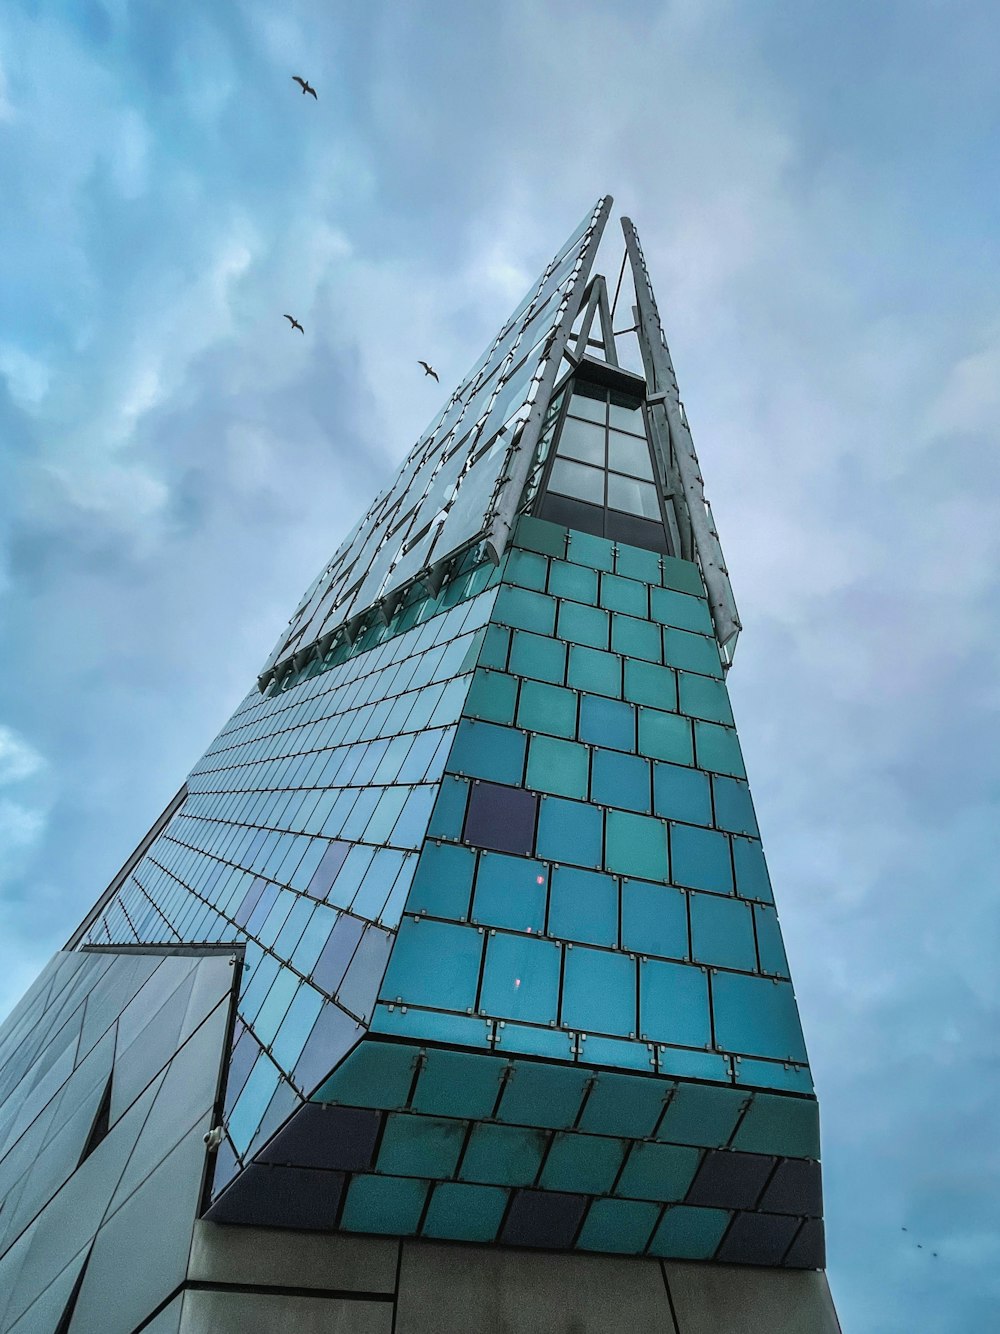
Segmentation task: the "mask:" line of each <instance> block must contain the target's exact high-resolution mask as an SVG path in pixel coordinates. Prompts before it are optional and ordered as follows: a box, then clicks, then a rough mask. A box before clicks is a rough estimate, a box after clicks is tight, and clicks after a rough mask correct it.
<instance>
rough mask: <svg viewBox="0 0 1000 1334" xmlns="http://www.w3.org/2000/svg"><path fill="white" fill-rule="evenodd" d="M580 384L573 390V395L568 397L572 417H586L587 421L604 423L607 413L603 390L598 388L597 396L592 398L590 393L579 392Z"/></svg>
mask: <svg viewBox="0 0 1000 1334" xmlns="http://www.w3.org/2000/svg"><path fill="white" fill-rule="evenodd" d="M582 388H583V386H582V385H578V386H577V387H576V388H575V389H574V390H573V397H572V398H571V399H570V404H569V411H570V412H571V413H572V415H573V416H574V417H586V419H587V420H588V421H592V422H600V423H601V425H602V426H603V425H604V421H605V417H606V415H607V404H606V403H605V394H604V391H603V390H598V391H597V392H598V393H599V394H600V397H599V398H592V397H591V396H590V394H585V393H581V392H580V390H581V389H582Z"/></svg>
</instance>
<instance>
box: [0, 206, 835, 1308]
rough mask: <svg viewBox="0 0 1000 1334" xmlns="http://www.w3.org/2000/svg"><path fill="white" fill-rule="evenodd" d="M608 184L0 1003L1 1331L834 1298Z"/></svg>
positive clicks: (782, 1011) (724, 597)
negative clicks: (17, 990) (62, 943)
mask: <svg viewBox="0 0 1000 1334" xmlns="http://www.w3.org/2000/svg"><path fill="white" fill-rule="evenodd" d="M610 207H611V200H610V199H608V198H605V199H602V200H600V201H599V202H598V204H597V206H596V207H595V208H594V210H593V211H592V212H591V213H589V214H588V215H587V217H586V218H585V219H584V221H583V222H582V223H581V225H580V226H579V227H578V228H577V229H576V231H575V232H574V233H573V235H572V236H571V237H570V239H569V240H568V241H567V243H566V244H565V245H564V246H563V247H562V248H561V249H560V251H559V252H558V253H557V255H556V256H555V258H554V259H553V260H552V262H551V263H550V264H549V265H548V266H547V268H546V269H545V271H544V273H543V274H542V276H541V277H540V278H539V280H538V281H537V282H536V283H535V284H533V285H532V287H531V288H530V290H529V291H528V293H527V295H526V296H525V298H524V300H523V301H522V302H521V304H520V305H519V306H518V308H517V310H515V312H514V313H513V314H512V315H511V316H510V318H509V319H508V320H507V321H506V322H505V323H504V325H503V327H502V328H501V330H500V332H499V334H498V335H497V337H496V338H495V340H494V341H493V342H492V344H491V345H490V346H489V348H488V349H487V350H486V351H485V353H484V354H483V356H482V357H481V358H480V359H479V360H478V361H477V362H476V364H475V365H474V366H473V368H472V370H471V371H470V372H469V374H468V375H467V376H466V377H465V378H464V380H463V381H462V382H461V384H460V385H459V386H458V387H457V388H456V389H455V391H454V393H452V394H451V395H450V396H449V398H448V400H447V402H446V403H445V405H444V407H443V408H442V410H441V412H440V414H439V416H438V417H437V419H436V420H435V421H434V423H433V424H432V425H431V426H430V428H429V429H428V430H427V431H426V432H425V434H424V435H423V436H422V437H421V438H420V440H418V441H417V443H416V445H415V446H414V447H413V449H412V450H411V451H410V453H409V455H408V456H407V458H406V460H405V461H404V463H403V465H402V467H401V469H400V472H399V475H398V477H397V478H396V480H395V481H394V482H393V484H392V485H391V486H390V487H389V488H388V490H387V491H385V492H384V493H383V494H382V495H380V496H379V497H378V498H377V499H376V500H375V502H374V503H373V504H372V506H371V507H370V509H369V510H368V512H367V513H366V514H365V515H364V517H363V518H362V519H361V520H360V522H359V523H358V525H357V527H356V528H355V529H354V531H353V532H352V533H351V534H350V535H349V536H348V537H347V538H346V539H345V541H344V542H343V544H342V545H341V547H340V549H339V550H338V551H337V553H336V555H335V556H334V557H333V559H332V560H331V561H330V562H329V564H328V565H327V566H326V567H325V568H324V569H323V570H322V571H321V573H320V575H319V577H318V578H317V579H316V580H315V581H314V583H313V584H312V585H311V587H310V588H309V590H308V591H307V593H306V595H305V596H304V597H303V599H302V601H301V603H300V604H299V606H298V608H297V609H296V610H295V612H294V614H293V616H292V618H291V620H290V622H289V624H288V626H287V628H286V629H285V630H284V631H283V632H282V634H281V635H280V637H279V640H278V643H277V645H276V646H275V648H274V650H273V652H272V653H271V655H270V657H269V658H268V659H267V661H266V663H265V664H264V666H263V668H262V670H261V672H260V675H259V676H258V678H257V680H256V681H254V682H252V683H251V685H250V689H249V691H248V693H247V695H246V697H245V699H244V700H243V701H242V702H241V703H240V705H239V706H238V708H237V709H236V712H235V713H234V714H233V716H232V718H231V719H230V720H229V721H228V722H227V723H226V724H225V726H224V727H223V729H222V731H221V732H220V733H219V735H218V737H217V738H216V740H215V741H214V742H213V743H212V745H211V746H210V747H209V750H208V751H207V753H206V754H205V755H204V757H203V758H202V759H201V760H199V762H198V763H197V764H196V765H195V767H194V769H193V770H192V771H191V773H190V774H189V775H188V777H187V779H186V781H185V782H184V784H183V786H182V787H181V789H180V791H179V792H178V794H177V796H176V797H175V798H174V800H173V801H172V802H171V804H170V805H169V807H168V808H167V810H165V811H164V812H163V814H162V815H161V816H160V818H159V819H158V820H157V821H156V823H155V824H154V825H153V827H152V828H151V830H150V831H149V833H148V834H147V836H146V837H145V839H144V840H143V841H142V843H141V844H140V846H139V847H138V848H137V849H136V851H135V853H134V854H133V856H132V857H131V858H130V859H129V861H128V862H127V863H126V865H125V866H124V867H123V868H122V870H121V872H120V873H119V874H118V876H117V877H116V878H115V880H114V881H113V883H112V884H111V885H110V886H109V887H108V889H107V890H106V892H105V893H104V894H103V895H102V896H101V897H100V899H99V900H98V902H97V903H96V905H95V907H94V908H93V910H92V911H91V912H90V914H89V915H88V916H87V918H86V919H85V921H84V922H83V923H82V925H81V926H80V927H79V929H78V930H77V931H76V933H75V934H74V935H73V937H72V938H71V940H70V941H69V943H68V944H67V946H66V949H65V950H63V951H62V952H61V953H60V954H58V955H57V956H56V958H55V959H54V960H53V961H52V963H51V964H50V965H49V967H48V968H47V969H46V971H45V972H44V973H43V974H42V976H41V977H40V978H39V980H38V981H37V982H36V984H35V986H34V987H33V988H32V989H31V991H30V992H29V993H28V995H27V996H26V997H25V999H24V1000H23V1001H22V1003H21V1005H20V1006H19V1007H18V1008H17V1009H16V1010H15V1011H14V1013H13V1014H12V1016H11V1017H10V1018H9V1019H8V1020H7V1022H6V1024H5V1025H4V1026H3V1028H2V1029H0V1330H3V1331H8V1330H9V1331H18V1332H19V1334H28V1332H31V1334H34V1331H39V1332H44V1334H49V1331H53V1332H54V1331H61V1332H62V1334H67V1332H68V1334H87V1332H88V1331H91V1330H93V1331H98V1330H100V1331H101V1334H118V1332H119V1331H120V1334H132V1332H133V1331H139V1330H148V1331H152V1334H191V1332H192V1331H202V1330H206V1331H207V1330H222V1331H230V1330H232V1331H236V1330H240V1331H244V1330H250V1331H256V1330H270V1329H284V1328H291V1327H295V1328H298V1329H303V1330H306V1331H311V1330H314V1329H315V1330H317V1331H319V1330H343V1331H348V1330H350V1331H354V1330H357V1331H363V1332H365V1334H367V1332H368V1331H371V1332H372V1334H375V1332H376V1331H385V1332H386V1334H388V1332H389V1331H390V1330H393V1331H397V1332H398V1334H418V1332H419V1334H423V1331H428V1332H429V1331H431V1330H434V1331H435V1332H438V1331H443V1334H448V1332H449V1331H451V1330H455V1331H456V1332H457V1331H458V1330H463V1331H464V1330H469V1329H477V1330H478V1329H482V1330H487V1331H489V1330H494V1329H495V1330H496V1331H498V1334H499V1331H501V1330H525V1331H528V1330H532V1331H534V1330H539V1331H541V1330H552V1331H561V1330H566V1331H567V1332H568V1331H570V1330H577V1331H589V1330H591V1329H593V1330H595V1331H596V1330H598V1329H600V1330H602V1331H606V1330H616V1329H622V1330H624V1329H626V1328H631V1327H632V1326H634V1325H635V1324H636V1323H637V1322H639V1323H640V1325H641V1327H642V1328H649V1329H656V1330H664V1331H674V1332H675V1334H702V1331H704V1332H705V1334H708V1331H712V1332H713V1334H727V1332H728V1331H730V1330H732V1331H733V1332H734V1334H735V1331H737V1330H739V1331H748V1330H755V1331H756V1330H761V1331H764V1330H767V1331H771V1330H773V1331H778V1330H781V1331H785V1332H788V1334H790V1332H791V1331H802V1332H803V1334H827V1332H829V1331H835V1330H836V1329H837V1328H838V1326H837V1323H836V1316H835V1314H834V1311H833V1306H832V1304H831V1301H830V1297H829V1292H828V1289H827V1287H826V1281H825V1277H824V1275H823V1273H822V1270H823V1266H824V1241H823V1223H822V1198H821V1181H820V1164H819V1129H818V1114H817V1103H816V1098H815V1095H814V1091H813V1084H812V1080H811V1077H810V1073H809V1066H808V1061H807V1056H806V1049H805V1045H804V1042H803V1038H802V1032H801V1028H800V1024H799V1018H798V1012H797V1007H796V1002H795V996H794V992H793V989H792V983H791V980H790V977H789V969H788V964H787V961H786V958H785V952H784V949H783V947H782V940H781V930H780V926H779V922H778V917H777V913H776V909H775V905H774V898H773V895H772V891H771V885H770V882H769V879H768V873H767V868H766V865H765V861H764V857H763V853H762V849H761V842H760V834H759V831H758V828H757V822H756V819H755V816H754V809H753V803H752V801H751V798H750V792H749V788H748V786H747V781H746V773H745V770H744V766H743V759H742V756H741V753H740V746H739V742H738V739H737V734H736V730H735V727H734V724H733V716H732V712H731V709H730V705H729V699H728V695H727V690H726V673H727V671H728V669H729V665H730V663H731V662H732V658H733V650H734V648H735V644H736V639H737V635H738V633H739V628H740V625H739V619H738V616H737V613H736V607H735V603H734V601H733V595H732V590H731V588H730V583H729V576H728V573H727V570H726V565H725V562H724V559H723V556H722V551H721V547H720V544H719V538H718V534H717V532H716V529H715V525H714V522H713V519H712V514H711V510H710V508H709V506H708V504H707V501H706V500H705V496H704V491H703V483H702V477H701V473H700V468H699V464H698V460H697V457H696V455H695V451H694V447H693V444H692V440H691V434H690V431H689V428H688V424H687V420H686V417H685V413H684V408H683V406H682V404H681V401H680V398H679V394H678V388H677V382H676V379H675V376H674V371H673V367H672V363H671V359H670V354H669V351H668V349H667V345H666V341H665V339H664V337H663V332H662V329H661V326H660V321H659V316H658V313H657V308H656V303H655V300H654V297H653V293H652V289H651V287H650V283H649V278H648V274H647V271H646V267H645V262H644V259H643V256H642V251H641V249H640V246H639V241H638V237H637V235H636V232H635V230H634V228H633V227H632V224H631V223H630V222H629V221H628V219H622V227H623V231H624V241H625V246H624V256H623V257H622V258H621V265H620V269H619V266H618V257H617V256H614V260H615V265H614V268H613V269H612V270H611V280H610V281H609V282H606V281H605V278H604V277H603V276H601V275H600V274H596V275H593V276H592V270H593V269H594V261H595V255H596V252H597V249H598V246H599V244H600V242H601V238H602V234H603V232H604V230H605V226H606V223H607V220H608V216H609V213H610ZM608 246H609V250H613V244H612V243H611V241H610V238H609V241H608ZM613 322H614V323H615V324H617V325H618V326H620V327H619V328H618V329H617V330H615V329H613V327H612V325H613Z"/></svg>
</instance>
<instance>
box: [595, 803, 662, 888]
mask: <svg viewBox="0 0 1000 1334" xmlns="http://www.w3.org/2000/svg"><path fill="white" fill-rule="evenodd" d="M604 860H605V865H606V866H607V868H608V870H609V871H617V872H618V873H619V874H620V875H627V876H635V877H637V878H639V879H642V880H666V879H667V875H668V872H667V826H666V823H665V822H664V821H663V820H655V819H653V818H651V817H650V816H647V815H632V814H631V813H629V812H628V811H608V819H607V843H606V851H605V855H604Z"/></svg>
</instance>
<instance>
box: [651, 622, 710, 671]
mask: <svg viewBox="0 0 1000 1334" xmlns="http://www.w3.org/2000/svg"><path fill="white" fill-rule="evenodd" d="M663 661H664V662H666V663H667V664H668V665H669V666H671V667H680V668H681V669H682V670H683V671H687V672H701V674H702V675H703V676H717V677H719V678H720V679H721V677H722V659H721V658H720V657H719V646H718V644H717V643H716V642H715V640H714V639H709V638H708V637H707V635H692V634H690V633H689V632H688V631H687V630H672V629H671V628H670V627H669V626H664V628H663Z"/></svg>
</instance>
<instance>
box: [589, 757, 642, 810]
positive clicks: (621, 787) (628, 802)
mask: <svg viewBox="0 0 1000 1334" xmlns="http://www.w3.org/2000/svg"><path fill="white" fill-rule="evenodd" d="M590 797H591V800H592V801H596V802H599V803H600V804H601V805H602V806H619V807H624V808H625V809H626V810H630V811H639V812H648V811H649V809H650V768H649V761H648V760H644V759H642V758H641V757H639V756H636V755H626V754H625V753H624V752H622V751H620V750H595V751H594V761H593V768H592V772H591V783H590Z"/></svg>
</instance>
